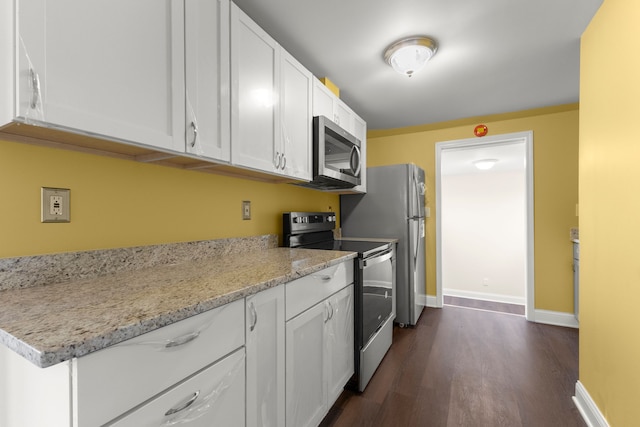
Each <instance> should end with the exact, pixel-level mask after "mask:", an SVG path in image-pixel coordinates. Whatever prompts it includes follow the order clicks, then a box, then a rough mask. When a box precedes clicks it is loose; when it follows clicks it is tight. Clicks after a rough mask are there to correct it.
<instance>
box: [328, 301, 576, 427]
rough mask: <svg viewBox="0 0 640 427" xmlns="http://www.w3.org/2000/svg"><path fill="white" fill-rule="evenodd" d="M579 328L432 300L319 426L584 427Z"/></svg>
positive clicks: (396, 329)
mask: <svg viewBox="0 0 640 427" xmlns="http://www.w3.org/2000/svg"><path fill="white" fill-rule="evenodd" d="M577 377H578V330H577V329H570V328H562V327H557V326H549V325H542V324H536V323H530V322H527V321H526V320H525V318H524V317H522V316H517V315H516V316H514V315H512V314H505V313H497V312H488V311H481V310H475V309H469V308H462V307H454V306H445V307H444V308H443V309H433V308H426V309H425V311H424V312H423V314H422V316H421V318H420V320H419V322H418V325H416V327H415V328H413V329H400V328H397V327H396V328H395V329H394V342H393V345H392V347H391V349H390V350H389V352H388V353H387V355H386V356H385V358H384V360H383V361H382V364H381V365H380V367H379V368H378V371H377V372H376V374H375V376H374V377H373V379H372V380H371V383H369V385H368V387H367V389H366V390H365V392H364V393H362V394H361V395H358V394H356V393H353V392H351V391H345V392H344V393H343V394H342V396H341V397H340V399H339V400H338V401H337V402H336V404H335V405H334V407H333V408H332V409H331V411H330V412H329V414H328V415H327V417H326V418H325V420H324V421H323V423H322V425H323V426H325V427H328V426H336V427H338V426H429V427H440V426H442V427H444V426H447V427H459V426H460V427H467V426H469V427H476V426H477V427H485V426H491V427H496V426H509V427H517V426H524V427H546V426H549V427H557V426H563V427H571V426H580V427H583V426H585V425H586V424H585V423H584V422H583V420H582V418H581V417H580V414H579V412H578V410H577V409H576V407H575V406H574V404H573V401H572V399H571V397H572V396H573V394H574V387H575V383H576V380H577Z"/></svg>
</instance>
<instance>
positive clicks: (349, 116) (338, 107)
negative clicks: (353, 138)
mask: <svg viewBox="0 0 640 427" xmlns="http://www.w3.org/2000/svg"><path fill="white" fill-rule="evenodd" d="M333 111H334V114H335V116H336V119H335V122H336V123H337V124H338V125H339V126H340V127H341V128H342V129H344V130H346V131H347V132H349V133H351V134H353V128H354V124H353V116H354V114H353V111H352V110H351V108H349V107H348V106H347V104H345V103H344V102H342V100H340V99H339V98H337V97H336V98H335V102H334V107H333Z"/></svg>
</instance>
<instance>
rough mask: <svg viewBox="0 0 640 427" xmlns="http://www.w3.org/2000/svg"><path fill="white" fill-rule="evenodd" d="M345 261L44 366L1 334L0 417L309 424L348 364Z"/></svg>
mask: <svg viewBox="0 0 640 427" xmlns="http://www.w3.org/2000/svg"><path fill="white" fill-rule="evenodd" d="M353 267H354V266H353V261H352V260H348V261H345V262H343V263H340V264H337V265H334V266H331V267H328V268H325V269H323V270H321V271H318V272H316V273H312V274H310V275H307V276H304V277H302V278H299V279H297V280H294V281H292V282H289V283H285V284H283V285H279V286H276V287H273V288H270V289H267V290H264V291H261V292H259V293H257V294H254V295H251V296H249V297H247V298H246V299H241V300H237V301H234V302H231V303H229V304H226V305H224V306H221V307H218V308H215V309H213V310H209V311H206V312H204V313H201V314H198V315H196V316H193V317H190V318H187V319H184V320H181V321H179V322H176V323H173V324H171V325H168V326H165V327H162V328H159V329H156V330H154V331H152V332H148V333H146V334H143V335H140V336H138V337H135V338H132V339H130V340H127V341H124V342H122V343H120V344H116V345H113V346H110V347H107V348H105V349H103V350H100V351H96V352H94V353H91V354H89V355H87V356H83V357H80V358H76V359H72V360H71V361H67V362H63V363H59V364H57V365H54V366H51V367H49V368H44V369H42V368H38V367H36V366H35V365H33V364H32V363H31V362H29V361H27V360H26V359H25V358H23V357H21V356H19V355H17V354H16V353H14V352H13V351H11V350H9V349H8V348H6V347H4V346H1V345H0V378H1V379H2V381H0V426H2V427H23V426H32V425H33V426H36V425H38V426H39V425H47V426H52V427H58V426H59V427H84V426H98V425H106V426H118V427H123V426H132V427H133V426H135V427H140V426H170V425H183V424H186V425H189V426H213V425H215V426H218V425H220V426H244V425H246V426H248V427H256V426H264V427H266V426H278V427H279V426H285V425H286V426H295V427H302V426H317V425H318V424H319V423H320V422H321V421H322V419H323V417H324V416H325V415H326V414H327V411H328V410H329V408H330V407H331V405H332V404H333V403H334V402H335V400H336V399H337V398H338V396H339V395H340V393H341V392H342V390H343V388H344V386H345V384H346V383H347V381H348V380H349V378H350V377H351V376H352V375H353V372H354V366H353V363H354V351H353V342H354V341H353V340H354V336H353V334H354V324H353ZM285 303H286V304H285ZM34 408H35V409H36V410H34Z"/></svg>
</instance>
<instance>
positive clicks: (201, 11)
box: [185, 0, 231, 162]
mask: <svg viewBox="0 0 640 427" xmlns="http://www.w3.org/2000/svg"><path fill="white" fill-rule="evenodd" d="M229 4H230V2H229V0H188V1H185V22H186V25H185V69H186V76H185V77H186V91H187V98H186V126H187V129H186V139H187V140H186V151H187V153H190V154H193V155H196V156H199V157H205V158H210V159H214V160H221V161H225V162H228V161H229V160H230V159H231V139H230V138H231V137H230V129H229V128H230V94H229V92H230V79H229Z"/></svg>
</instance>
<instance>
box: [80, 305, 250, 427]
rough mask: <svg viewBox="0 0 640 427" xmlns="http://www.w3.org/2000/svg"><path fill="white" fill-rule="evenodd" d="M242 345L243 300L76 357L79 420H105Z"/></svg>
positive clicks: (93, 422)
mask: <svg viewBox="0 0 640 427" xmlns="http://www.w3.org/2000/svg"><path fill="white" fill-rule="evenodd" d="M243 345H244V300H238V301H235V302H233V303H230V304H227V305H224V306H222V307H218V308H216V309H214V310H210V311H207V312H205V313H202V314H199V315H196V316H193V317H190V318H188V319H185V320H182V321H180V322H177V323H174V324H172V325H169V326H165V327H163V328H160V329H157V330H155V331H152V332H149V333H146V334H144V335H141V336H139V337H136V338H133V339H130V340H127V341H125V342H122V343H120V344H117V345H114V346H111V347H108V348H106V349H104V350H100V351H97V352H95V353H92V354H89V355H87V356H84V357H80V358H78V359H75V360H74V364H73V366H74V373H73V374H74V375H73V381H74V407H75V408H77V409H76V410H77V412H76V416H77V420H78V425H81V426H84V425H102V424H103V423H105V422H107V421H109V420H111V419H113V418H115V417H117V416H119V415H121V414H122V413H124V412H126V411H128V410H130V409H131V408H133V407H135V406H137V405H139V404H140V403H142V402H144V401H145V400H147V399H149V398H151V397H153V396H155V395H156V394H158V393H160V392H162V391H164V390H166V389H167V388H169V387H171V386H173V385H174V384H175V383H177V382H178V381H181V380H182V379H184V378H186V377H188V376H189V375H191V374H193V373H194V372H196V371H198V370H200V369H202V368H204V367H205V366H207V365H209V364H211V363H213V362H215V361H216V360H218V359H220V358H221V357H223V356H226V355H227V354H229V353H231V352H232V351H234V350H236V349H237V348H239V347H241V346H243Z"/></svg>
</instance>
